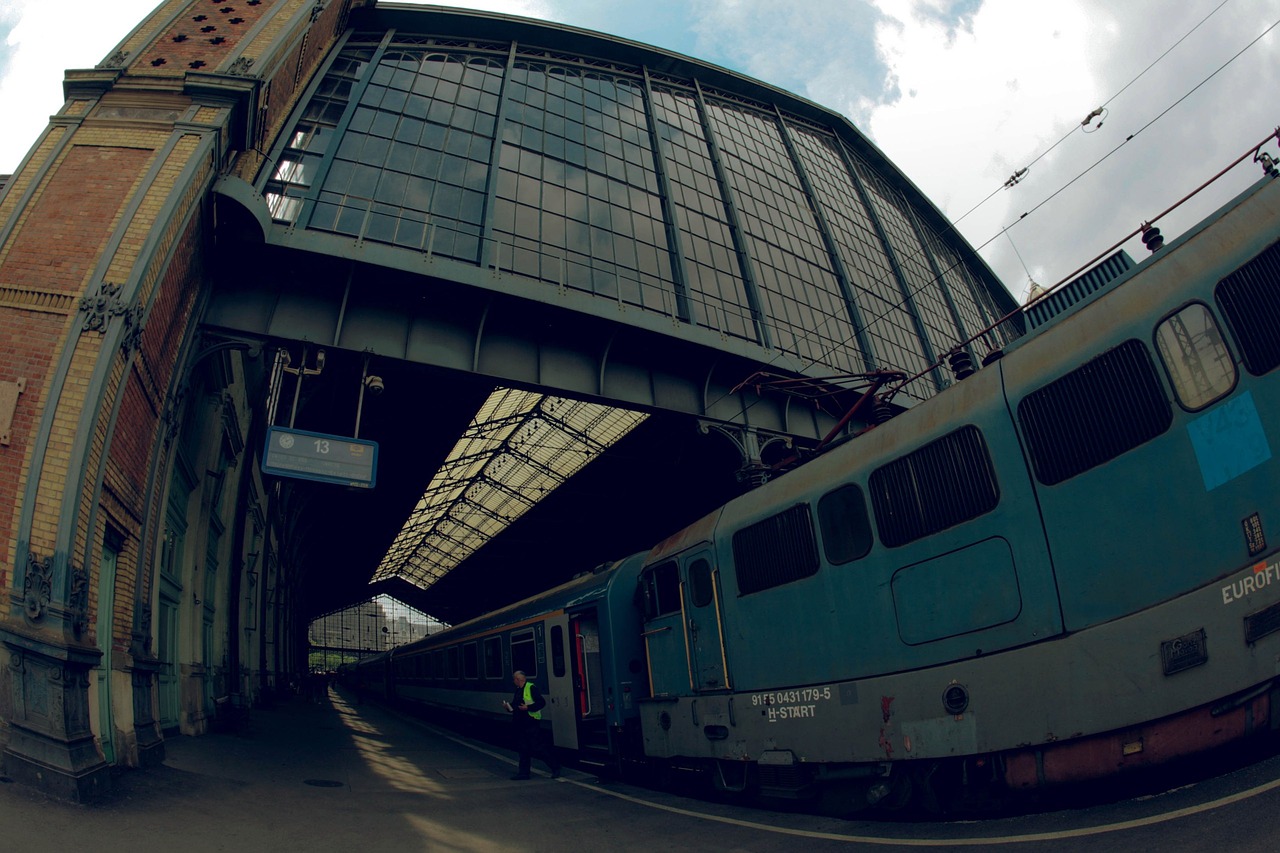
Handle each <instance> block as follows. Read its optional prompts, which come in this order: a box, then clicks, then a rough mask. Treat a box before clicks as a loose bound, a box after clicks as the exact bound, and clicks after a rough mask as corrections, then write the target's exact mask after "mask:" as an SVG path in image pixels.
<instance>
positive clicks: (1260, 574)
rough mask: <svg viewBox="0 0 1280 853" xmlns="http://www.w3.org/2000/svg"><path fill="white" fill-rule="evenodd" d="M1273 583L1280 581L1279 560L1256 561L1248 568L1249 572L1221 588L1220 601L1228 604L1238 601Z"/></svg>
mask: <svg viewBox="0 0 1280 853" xmlns="http://www.w3.org/2000/svg"><path fill="white" fill-rule="evenodd" d="M1273 583H1280V561H1277V562H1274V563H1258V564H1257V565H1256V566H1254V567H1253V568H1251V569H1250V570H1249V574H1247V575H1245V576H1244V577H1242V578H1240V580H1236V581H1232V582H1231V583H1229V584H1227V585H1226V586H1224V587H1223V588H1222V603H1223V604H1230V603H1231V602H1233V601H1238V600H1240V599H1241V598H1244V597H1245V596H1246V595H1248V594H1249V593H1251V592H1258V591H1259V590H1263V589H1266V588H1267V587H1269V586H1271V584H1273Z"/></svg>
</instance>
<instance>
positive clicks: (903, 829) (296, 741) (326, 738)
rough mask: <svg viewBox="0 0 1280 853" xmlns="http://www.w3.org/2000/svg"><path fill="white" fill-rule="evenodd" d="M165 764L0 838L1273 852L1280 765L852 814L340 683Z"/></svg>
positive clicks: (188, 845)
mask: <svg viewBox="0 0 1280 853" xmlns="http://www.w3.org/2000/svg"><path fill="white" fill-rule="evenodd" d="M166 751H167V758H166V760H165V763H164V765H163V766H161V767H157V768H153V769H150V770H146V771H128V770H126V771H121V772H120V773H119V774H118V775H117V776H115V777H114V778H113V780H112V793H111V795H110V796H109V797H108V798H107V799H106V800H105V801H104V802H101V803H98V804H96V805H93V806H76V805H69V804H66V803H62V802H58V801H54V800H50V799H48V798H46V797H45V796H44V795H42V794H39V793H37V792H35V791H34V790H32V789H29V788H25V787H22V786H20V785H17V784H0V850H13V851H23V853H39V851H46V850H48V851H62V850H92V851H94V853H115V851H130V853H136V851H138V850H148V851H149V850H163V851H178V853H203V851H215V850H216V851H236V853H241V851H257V850H270V851H354V852H355V853H373V851H383V850H388V851H491V850H492V851H505V850H547V851H550V850H555V851H564V850H580V851H596V850H609V851H630V850H637V851H639V850H644V851H652V850H655V849H661V850H675V851H683V850H689V851H695V850H696V851H703V850H749V851H775V850H776V851H782V850H786V851H792V850H794V849H795V848H796V847H797V846H798V845H802V846H803V847H804V848H805V849H806V850H809V851H824V850H877V851H884V850H895V849H898V850H907V849H918V848H920V847H928V848H929V849H931V850H946V849H955V850H974V849H992V848H998V849H1001V850H1015V849H1016V850H1023V849H1025V850H1034V851H1037V853H1041V851H1050V850H1052V851H1068V850H1070V851H1077V850H1088V851H1099V853H1135V851H1144V850H1171V849H1177V850H1181V851H1189V850H1204V851H1220V850H1222V849H1231V850H1233V851H1235V853H1252V851H1258V853H1261V851H1270V850H1273V849H1274V846H1273V844H1274V839H1275V837H1276V834H1277V831H1280V821H1277V820H1276V818H1275V815H1276V814H1277V812H1280V761H1277V760H1275V759H1271V760H1268V761H1265V762H1261V763H1259V764H1257V765H1254V766H1251V767H1250V768H1247V769H1246V770H1244V771H1242V772H1240V773H1238V774H1233V775H1232V776H1231V777H1230V778H1228V777H1223V778H1218V779H1212V780H1208V781H1206V782H1205V783H1203V784H1202V785H1196V786H1188V788H1187V789H1183V790H1179V791H1175V792H1171V793H1170V794H1169V795H1166V796H1163V797H1153V798H1143V799H1141V800H1140V801H1137V800H1135V801H1133V802H1129V803H1123V804H1113V805H1110V806H1104V807H1101V808H1097V809H1092V810H1088V811H1079V812H1065V813H1056V814H1046V815H1031V816H1023V817H1021V818H1012V819H1000V820H994V821H984V822H972V821H969V822H963V823H927V824H919V825H913V824H909V823H883V822H881V823H877V822H872V821H866V822H863V821H856V822H855V821H842V820H837V819H833V818H822V817H817V816H813V815H806V814H798V813H781V812H772V811H763V810H759V809H752V808H744V807H739V806H733V805H728V804H722V803H709V802H703V801H698V800H690V799H685V798H681V797H677V796H674V795H670V794H664V793H662V792H656V791H651V790H647V789H640V788H633V787H630V786H626V785H621V784H614V783H601V782H600V781H599V780H598V779H597V778H596V777H594V776H592V775H590V774H586V773H581V772H578V771H575V770H573V769H567V770H566V772H565V775H564V776H563V777H562V778H560V779H555V780H553V779H551V778H549V776H548V775H547V774H546V772H545V768H542V767H541V766H540V765H539V764H538V762H537V761H535V763H534V778H533V779H531V780H529V781H514V780H512V779H510V776H511V774H512V772H513V771H514V769H515V764H516V758H515V755H514V753H513V752H511V751H509V750H505V749H502V748H499V747H493V746H491V745H488V744H483V743H477V742H473V741H469V740H467V739H465V738H462V737H459V736H457V735H455V734H452V733H450V732H448V731H445V730H441V729H438V728H435V727H432V726H430V725H427V724H425V723H422V722H421V721H418V720H415V719H413V718H410V717H407V716H404V715H401V714H398V713H396V712H394V711H392V710H390V709H388V708H385V707H383V706H381V705H378V704H375V703H363V704H358V703H355V702H354V701H352V699H351V697H350V696H349V695H347V694H345V693H342V692H340V691H338V690H331V691H330V692H329V694H328V696H327V698H326V699H324V700H323V701H320V702H312V701H308V700H307V699H305V698H301V697H297V698H290V699H288V700H287V701H283V702H281V703H279V704H277V705H275V706H274V707H271V708H265V709H255V710H254V711H253V712H252V714H251V716H250V718H249V720H248V722H247V723H246V724H245V725H244V726H243V727H242V728H241V729H240V730H239V731H235V732H228V733H216V734H210V735H206V736H203V737H198V738H192V737H180V736H176V737H172V738H170V739H168V740H167V741H166Z"/></svg>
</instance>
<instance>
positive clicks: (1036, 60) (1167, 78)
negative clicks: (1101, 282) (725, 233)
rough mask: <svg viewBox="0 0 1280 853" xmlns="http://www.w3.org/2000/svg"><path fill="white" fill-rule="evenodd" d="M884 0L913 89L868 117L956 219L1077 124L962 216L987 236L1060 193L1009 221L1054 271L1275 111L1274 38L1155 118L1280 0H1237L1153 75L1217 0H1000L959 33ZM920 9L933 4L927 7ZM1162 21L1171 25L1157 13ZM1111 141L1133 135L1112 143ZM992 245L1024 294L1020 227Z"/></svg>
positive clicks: (1045, 270)
mask: <svg viewBox="0 0 1280 853" xmlns="http://www.w3.org/2000/svg"><path fill="white" fill-rule="evenodd" d="M879 4H880V7H881V10H882V11H883V12H885V13H886V16H888V18H889V20H887V21H886V22H885V23H884V24H883V25H882V26H881V27H880V30H879V38H878V40H877V44H878V49H879V51H880V55H881V56H882V57H883V58H884V59H885V61H886V62H887V63H888V64H889V67H890V69H891V71H892V73H893V75H894V76H895V77H896V79H897V81H898V84H899V90H900V92H901V98H900V99H898V100H896V101H893V102H887V103H884V104H882V105H881V106H880V107H878V108H877V109H876V110H874V111H873V113H872V116H871V121H870V125H869V129H870V131H871V135H872V136H873V138H874V139H875V141H876V142H877V144H878V145H879V146H880V147H881V148H882V149H883V150H884V151H885V153H886V154H888V155H889V156H890V157H891V158H892V159H893V160H894V161H895V162H896V163H897V164H898V165H899V166H900V167H901V168H902V169H903V170H904V171H905V172H906V173H907V174H908V175H909V176H910V177H911V178H912V179H913V180H914V181H915V182H916V183H917V185H919V186H920V187H921V188H922V189H923V190H924V191H925V192H926V194H928V195H929V196H930V197H931V198H933V199H934V200H935V202H936V203H937V204H938V205H939V207H941V208H942V209H943V211H944V212H945V213H946V214H948V216H949V217H951V218H952V219H955V218H958V217H960V216H961V215H963V214H964V213H965V212H966V211H968V210H969V209H970V208H971V207H972V206H973V205H974V204H976V203H978V202H979V201H981V200H982V199H983V198H985V197H986V196H987V195H988V194H990V193H991V192H992V191H993V190H995V189H997V188H998V187H1000V185H1001V183H1002V182H1003V181H1004V180H1005V179H1007V178H1008V177H1009V176H1010V175H1012V174H1013V172H1014V171H1016V170H1017V169H1019V168H1022V167H1023V166H1026V165H1028V164H1030V163H1031V162H1032V160H1034V159H1035V158H1036V157H1037V156H1039V155H1040V154H1042V153H1044V152H1046V151H1047V150H1049V149H1050V148H1051V147H1052V146H1053V145H1054V143H1056V142H1058V141H1059V140H1062V139H1063V137H1064V136H1066V137H1067V138H1066V139H1065V141H1063V142H1062V144H1061V145H1060V146H1058V147H1057V148H1054V149H1053V151H1052V152H1051V153H1049V154H1048V155H1047V156H1045V157H1044V159H1042V160H1040V161H1039V162H1036V163H1035V164H1034V165H1031V167H1030V171H1029V173H1028V174H1027V175H1026V176H1025V178H1024V179H1023V180H1022V182H1021V183H1020V184H1019V185H1018V186H1016V187H1014V188H1012V189H1010V190H1001V191H999V192H998V193H997V194H996V197H995V198H993V199H992V200H991V202H988V203H987V204H985V205H983V207H982V208H981V209H980V210H979V211H977V212H975V213H974V214H973V215H972V216H971V217H969V218H967V219H966V220H965V221H964V222H963V223H962V224H961V226H960V228H961V231H962V233H964V234H965V235H966V236H967V237H968V238H969V240H970V242H971V243H973V244H975V245H980V244H982V243H984V242H986V241H987V240H988V239H990V238H992V237H993V236H995V235H997V234H999V232H1000V229H1001V228H1002V227H1005V226H1008V225H1010V224H1012V223H1014V222H1018V219H1019V216H1020V215H1021V214H1022V213H1023V212H1025V211H1031V210H1033V209H1034V208H1036V207H1037V205H1039V204H1040V203H1041V202H1045V203H1044V206H1043V207H1041V208H1040V209H1039V210H1037V211H1035V212H1034V213H1033V214H1031V215H1030V216H1028V217H1027V218H1026V219H1025V220H1023V221H1021V222H1018V224H1017V225H1016V226H1015V227H1013V228H1012V229H1010V231H1009V236H1010V237H1012V240H1013V241H1014V242H1015V243H1016V245H1017V250H1018V252H1019V253H1020V254H1021V255H1022V258H1023V259H1024V260H1025V262H1026V264H1027V265H1028V267H1029V268H1030V272H1031V274H1032V276H1033V277H1034V278H1035V279H1036V280H1037V281H1038V282H1040V283H1041V284H1045V285H1048V284H1053V283H1056V282H1057V281H1058V280H1059V279H1060V278H1062V277H1064V276H1066V275H1067V274H1069V273H1071V272H1073V271H1075V270H1076V268H1077V267H1078V266H1080V265H1081V264H1083V263H1084V262H1086V261H1088V260H1089V259H1090V258H1091V257H1092V256H1093V255H1094V254H1096V253H1098V252H1101V251H1103V250H1104V249H1106V248H1108V247H1109V246H1111V245H1112V244H1113V243H1114V242H1115V241H1116V240H1118V239H1120V238H1121V237H1123V236H1124V235H1125V234H1126V233H1128V232H1129V231H1132V230H1134V229H1136V228H1137V227H1138V225H1139V224H1140V223H1141V222H1142V221H1144V220H1146V219H1149V218H1151V217H1153V216H1155V215H1156V214H1158V213H1159V212H1160V211H1162V210H1163V209H1164V208H1165V207H1167V206H1168V205H1170V204H1172V203H1173V202H1174V201H1175V200H1177V199H1178V198H1180V197H1181V196H1182V195H1183V194H1184V193H1186V192H1188V191H1190V190H1192V189H1193V188H1194V187H1195V186H1197V185H1198V184H1199V183H1201V182H1202V181H1203V180H1205V179H1206V178H1207V177H1208V176H1209V175H1210V174H1212V173H1213V172H1216V171H1217V170H1218V169H1219V168H1221V167H1222V166H1224V165H1226V163H1227V162H1228V161H1229V160H1230V159H1233V158H1234V157H1235V156H1237V155H1238V154H1240V153H1242V152H1243V151H1244V150H1245V149H1246V148H1247V147H1249V146H1251V145H1253V144H1255V143H1256V142H1257V141H1258V140H1259V139H1261V138H1262V136H1264V135H1265V134H1266V133H1267V132H1268V131H1269V130H1271V129H1273V128H1274V126H1275V123H1276V120H1275V117H1274V115H1273V112H1274V111H1273V110H1272V108H1271V106H1270V104H1269V103H1267V99H1266V98H1263V97H1261V96H1260V95H1259V85H1258V83H1259V81H1261V80H1267V81H1274V80H1275V79H1276V78H1277V74H1276V72H1277V61H1278V57H1277V50H1276V45H1277V42H1276V38H1275V37H1274V36H1272V37H1269V38H1268V39H1267V40H1266V41H1265V42H1264V43H1260V44H1258V45H1256V46H1255V47H1253V48H1252V49H1250V50H1249V51H1247V52H1246V53H1245V54H1244V55H1242V56H1241V58H1240V59H1239V60H1237V61H1236V63H1234V64H1233V65H1232V66H1231V68H1229V69H1228V70H1227V71H1225V72H1224V73H1223V74H1221V75H1219V76H1218V77H1217V78H1215V79H1214V80H1212V81H1210V82H1209V83H1208V84H1206V85H1205V86H1204V87H1203V88H1202V89H1201V90H1200V91H1199V92H1197V93H1195V94H1193V95H1191V96H1190V97H1188V98H1187V100H1186V101H1184V102H1183V103H1182V104H1181V105H1179V106H1177V107H1174V108H1173V109H1172V110H1171V111H1170V112H1169V114H1168V115H1167V116H1166V117H1165V118H1163V119H1161V120H1160V121H1159V122H1157V123H1156V124H1154V125H1152V126H1151V127H1150V128H1149V129H1146V130H1142V128H1143V126H1144V125H1146V124H1147V123H1148V122H1150V121H1151V120H1152V119H1154V118H1155V117H1156V116H1157V114H1158V113H1160V112H1161V111H1163V110H1165V109H1166V108H1168V107H1170V106H1171V105H1172V104H1174V102H1175V101H1177V100H1178V99H1179V98H1181V97H1182V96H1183V95H1184V94H1186V93H1187V92H1188V91H1190V90H1191V89H1192V88H1193V87H1195V86H1196V85H1197V84H1198V83H1200V82H1201V81H1202V80H1203V79H1204V78H1205V77H1207V76H1208V75H1210V74H1211V73H1212V72H1213V71H1214V70H1215V69H1216V68H1218V67H1219V66H1220V65H1221V64H1222V63H1223V62H1226V61H1227V60H1228V59H1230V57H1231V56H1232V55H1233V54H1234V53H1236V52H1237V51H1238V50H1240V49H1241V48H1243V47H1244V46H1245V45H1246V44H1247V43H1248V42H1249V41H1250V40H1251V39H1252V38H1253V37H1254V36H1256V35H1257V34H1258V33H1260V32H1262V31H1263V30H1264V29H1265V28H1266V27H1267V26H1268V25H1269V24H1270V23H1271V22H1272V21H1273V20H1275V16H1276V14H1277V8H1276V7H1277V6H1280V4H1277V3H1275V2H1269V3H1268V4H1267V6H1268V7H1270V8H1269V9H1262V8H1260V4H1239V3H1236V4H1231V3H1228V4H1227V5H1226V6H1225V7H1223V8H1222V9H1221V10H1220V11H1218V12H1216V13H1215V14H1213V15H1212V16H1210V17H1209V18H1208V20H1207V21H1206V22H1205V23H1204V24H1203V25H1202V26H1200V27H1199V28H1198V29H1196V30H1195V32H1194V33H1192V34H1191V35H1190V36H1189V37H1188V38H1187V39H1186V40H1185V41H1184V42H1183V43H1182V44H1181V45H1179V46H1178V47H1177V48H1176V49H1175V50H1174V51H1172V52H1171V53H1170V54H1169V55H1168V56H1167V57H1166V58H1164V59H1163V60H1161V61H1160V62H1158V63H1157V64H1156V65H1155V66H1154V67H1152V68H1151V70H1150V72H1148V73H1146V74H1145V75H1143V74H1142V72H1143V70H1144V69H1145V68H1146V67H1147V66H1148V65H1150V64H1151V63H1152V62H1155V61H1156V59H1157V58H1158V57H1159V56H1160V54H1161V53H1162V52H1164V51H1165V50H1167V49H1168V48H1169V47H1170V46H1172V45H1173V44H1174V42H1175V41H1177V40H1178V39H1179V38H1181V37H1182V36H1183V35H1184V34H1186V33H1187V32H1188V31H1190V30H1192V28H1194V27H1196V25H1197V24H1198V23H1199V22H1201V21H1202V20H1203V19H1205V17H1206V16H1207V15H1209V13H1210V12H1211V11H1213V10H1214V8H1215V7H1216V6H1218V5H1219V3H1218V0H1204V2H1197V3H1194V4H1179V5H1178V6H1177V7H1176V8H1175V7H1170V6H1169V5H1168V4H1162V3H1159V2H1158V0H1137V1H1136V2H1131V3H1125V4H1115V3H1110V2H1106V0H1075V1H1074V2H1059V3H1056V4H1055V5H1054V7H1053V13H1052V16H1051V17H1049V18H1048V19H1047V20H1046V19H1045V16H1038V15H1030V14H1028V13H1027V4H1026V3H1025V2H1018V0H987V2H984V3H983V4H982V6H981V8H980V9H979V11H978V12H977V14H976V15H975V16H974V17H973V20H972V27H971V29H969V30H967V31H960V32H956V33H947V32H945V31H944V30H943V28H942V27H940V26H939V25H938V24H937V23H936V21H934V20H932V19H930V18H929V17H927V16H923V15H920V14H913V13H912V12H911V11H906V12H904V11H903V9H904V4H903V3H900V2H897V3H894V2H891V0H879ZM1243 6H1248V7H1249V8H1247V9H1244V8H1242V7H1243ZM911 8H912V9H914V10H916V11H918V10H919V5H916V6H913V7H911ZM890 10H894V11H893V14H890ZM1156 20H1158V21H1159V22H1160V26H1159V27H1156V28H1153V27H1152V26H1151V24H1152V22H1153V21H1156ZM1139 75H1142V76H1140V77H1139ZM1135 78H1139V79H1137V80H1136V82H1134V83H1133V85H1132V87H1131V88H1128V89H1126V88H1125V87H1126V85H1127V84H1129V83H1130V82H1131V81H1134V79H1135ZM1121 90H1124V91H1123V92H1122V93H1121ZM1117 93H1120V94H1119V95H1118V96H1117ZM1113 96H1115V97H1114V100H1111V101H1110V103H1108V104H1107V109H1108V113H1107V115H1106V118H1105V121H1104V122H1103V124H1102V127H1101V128H1100V129H1099V130H1097V131H1096V132H1094V133H1090V134H1085V133H1083V132H1081V130H1080V122H1081V120H1082V119H1083V118H1084V117H1085V116H1086V115H1087V114H1088V113H1089V111H1090V110H1091V109H1093V108H1094V107H1095V106H1098V105H1100V104H1103V103H1104V102H1107V101H1108V100H1109V99H1112V98H1113ZM1073 131H1074V132H1073ZM1135 133H1137V134H1138V135H1137V136H1136V137H1135V138H1134V139H1133V140H1131V141H1130V142H1128V143H1126V142H1125V139H1126V137H1127V136H1129V135H1131V134H1135ZM1068 134H1069V135H1068ZM1113 149H1118V150H1116V151H1115V153H1114V154H1112V155H1111V156H1110V157H1107V156H1106V155H1108V153H1109V152H1111V151H1112V150H1113ZM1104 157H1106V159H1105V161H1104V162H1102V163H1101V165H1098V166H1096V168H1094V164H1095V163H1097V162H1098V161H1099V160H1102V159H1103V158H1104ZM1086 171H1087V174H1084V176H1083V177H1080V178H1079V180H1078V181H1076V182H1075V183H1072V182H1073V181H1075V179H1076V178H1077V177H1078V176H1080V175H1081V174H1082V173H1085V172H1086ZM1259 174H1260V172H1259V171H1258V170H1257V168H1256V167H1253V168H1242V169H1240V170H1237V172H1235V173H1233V174H1232V176H1231V180H1230V181H1228V182H1226V183H1224V184H1223V186H1222V188H1221V189H1218V190H1217V191H1215V192H1214V193H1212V194H1211V195H1209V196H1207V197H1206V199H1205V200H1203V201H1202V202H1198V203H1196V204H1195V205H1194V206H1190V207H1189V208H1188V211H1187V212H1186V213H1179V214H1177V215H1174V216H1170V217H1169V219H1167V220H1165V221H1163V222H1162V223H1161V229H1162V230H1163V231H1164V232H1165V234H1166V235H1176V234H1177V233H1179V232H1180V231H1181V230H1183V229H1185V228H1187V227H1189V226H1190V225H1192V224H1194V222H1195V220H1197V219H1198V218H1200V217H1201V216H1203V215H1205V214H1206V213H1208V212H1209V210H1211V209H1212V208H1213V207H1215V206H1217V205H1218V204H1220V203H1221V202H1222V201H1224V200H1225V199H1226V198H1228V197H1229V196H1230V195H1233V194H1234V193H1236V192H1238V191H1239V190H1240V189H1242V188H1243V187H1244V186H1246V185H1247V184H1248V183H1250V182H1252V181H1253V180H1254V179H1255V178H1256V177H1258V176H1259ZM1068 184H1070V186H1068ZM1064 187H1065V189H1064ZM1059 191H1061V192H1060V193H1059V194H1058V195H1056V196H1054V194H1055V193H1058V192H1059ZM1050 196H1054V197H1053V198H1052V200H1049V201H1045V200H1046V199H1048V198H1049V197H1050ZM1126 248H1127V249H1128V250H1129V252H1130V253H1131V254H1132V255H1134V257H1135V260H1140V259H1141V257H1142V256H1144V255H1145V254H1146V252H1145V249H1144V248H1143V247H1142V245H1141V244H1140V243H1138V242H1137V241H1134V242H1131V243H1130V244H1128V245H1127V246H1126ZM983 254H984V256H985V257H986V258H987V260H988V262H989V263H991V264H992V266H993V268H994V269H995V270H996V272H997V274H998V275H1000V276H1001V278H1002V279H1003V280H1004V281H1005V282H1006V283H1007V284H1008V285H1009V286H1010V288H1011V289H1012V290H1013V291H1014V292H1015V295H1021V293H1022V291H1023V290H1024V289H1025V285H1026V283H1027V274H1026V272H1024V270H1023V267H1022V263H1021V262H1020V261H1019V259H1018V258H1017V256H1016V255H1015V253H1014V251H1013V246H1012V244H1011V243H1010V241H1009V239H1008V238H1006V237H998V238H997V239H996V240H995V241H994V242H992V243H991V245H990V246H989V247H988V248H987V249H985V250H984V251H983Z"/></svg>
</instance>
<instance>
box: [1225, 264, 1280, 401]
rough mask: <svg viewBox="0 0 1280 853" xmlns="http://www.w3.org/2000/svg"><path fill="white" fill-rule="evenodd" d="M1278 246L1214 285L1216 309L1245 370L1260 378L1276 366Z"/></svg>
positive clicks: (1279, 341)
mask: <svg viewBox="0 0 1280 853" xmlns="http://www.w3.org/2000/svg"><path fill="white" fill-rule="evenodd" d="M1278 282H1280V243H1278V244H1276V245H1274V246H1272V247H1271V248H1269V249H1267V250H1266V251H1265V252H1263V253H1262V254H1261V255H1259V256H1258V257H1256V258H1254V259H1253V260H1252V261H1249V263H1247V264H1245V265H1244V266H1242V267H1241V268H1240V269H1238V270H1236V271H1235V272H1233V273H1232V274H1231V275H1229V276H1227V277H1226V278H1224V279H1223V280H1222V281H1220V282H1218V288H1217V290H1216V291H1215V293H1216V295H1217V299H1218V306H1219V307H1220V308H1221V309H1222V315H1223V317H1225V318H1226V321H1227V326H1228V327H1229V328H1230V329H1231V334H1232V335H1233V336H1234V337H1235V340H1236V343H1237V344H1238V345H1239V346H1240V355H1241V357H1242V358H1243V359H1244V366H1245V369H1246V370H1248V371H1249V372H1250V373H1252V374H1253V375H1254V376H1261V375H1262V374H1264V373H1266V372H1267V371H1269V370H1273V369H1274V368H1275V367H1276V366H1277V365H1280V289H1278V288H1277V287H1276V284H1277V283H1278Z"/></svg>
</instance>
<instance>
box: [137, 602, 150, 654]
mask: <svg viewBox="0 0 1280 853" xmlns="http://www.w3.org/2000/svg"><path fill="white" fill-rule="evenodd" d="M137 613H138V633H139V634H140V635H141V636H142V647H143V648H144V649H145V648H146V647H147V646H149V645H151V604H150V603H149V602H148V603H145V604H144V603H142V602H139V603H138V606H137Z"/></svg>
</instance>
